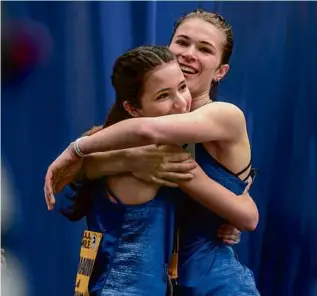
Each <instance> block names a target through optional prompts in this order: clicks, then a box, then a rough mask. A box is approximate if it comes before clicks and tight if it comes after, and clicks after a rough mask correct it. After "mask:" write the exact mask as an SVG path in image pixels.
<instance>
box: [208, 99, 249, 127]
mask: <svg viewBox="0 0 317 296" xmlns="http://www.w3.org/2000/svg"><path fill="white" fill-rule="evenodd" d="M207 110H208V111H207ZM206 111H207V112H208V114H209V115H210V116H212V117H215V118H217V119H219V120H221V121H222V122H226V123H228V124H230V123H234V124H237V123H244V122H245V116H244V113H243V111H242V110H241V109H240V108H239V107H238V106H236V105H234V104H231V103H226V102H213V103H212V104H208V105H206Z"/></svg>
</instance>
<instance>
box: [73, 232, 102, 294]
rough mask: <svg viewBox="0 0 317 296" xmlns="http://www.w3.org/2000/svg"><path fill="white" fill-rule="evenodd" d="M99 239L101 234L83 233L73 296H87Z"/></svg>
mask: <svg viewBox="0 0 317 296" xmlns="http://www.w3.org/2000/svg"><path fill="white" fill-rule="evenodd" d="M101 239H102V233H99V232H93V231H88V230H85V232H84V235H83V239H82V242H81V249H80V259H79V265H78V270H77V276H76V286H75V296H89V292H88V285H89V279H90V277H91V274H92V271H93V268H94V264H95V260H96V257H97V253H98V249H99V246H100V242H101Z"/></svg>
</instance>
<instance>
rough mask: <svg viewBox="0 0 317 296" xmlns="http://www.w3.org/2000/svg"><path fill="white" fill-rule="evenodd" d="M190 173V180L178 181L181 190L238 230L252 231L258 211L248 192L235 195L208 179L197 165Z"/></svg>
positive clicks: (257, 219) (256, 220) (257, 218)
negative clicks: (192, 175) (191, 177)
mask: <svg viewBox="0 0 317 296" xmlns="http://www.w3.org/2000/svg"><path fill="white" fill-rule="evenodd" d="M192 173H193V174H194V178H193V179H192V180H190V181H187V182H181V183H179V186H180V188H181V189H182V190H184V191H185V192H186V193H187V194H188V195H190V196H191V197H192V198H193V199H195V200H196V201H197V202H199V203H200V204H202V205H203V206H205V207H206V208H208V209H210V210H211V211H213V212H214V213H216V214H217V215H219V216H220V217H222V218H224V219H226V220H227V221H228V222H229V223H230V224H232V225H234V226H235V227H237V228H238V229H239V230H241V231H253V230H254V229H255V228H256V226H257V223H258V221H259V213H258V210H257V207H256V205H255V203H254V201H253V200H252V198H251V197H250V196H249V194H248V193H245V194H243V195H240V196H237V195H236V194H234V193H233V192H231V191H229V190H228V189H226V188H225V187H223V186H222V185H220V184H219V183H217V182H215V181H213V180H212V179H210V178H209V177H208V176H207V175H206V174H205V172H204V171H203V170H202V169H201V168H200V167H199V166H197V167H196V168H195V169H194V170H192Z"/></svg>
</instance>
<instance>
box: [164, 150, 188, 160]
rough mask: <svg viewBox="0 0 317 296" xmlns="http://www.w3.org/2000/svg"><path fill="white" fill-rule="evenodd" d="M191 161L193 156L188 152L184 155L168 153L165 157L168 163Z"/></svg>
mask: <svg viewBox="0 0 317 296" xmlns="http://www.w3.org/2000/svg"><path fill="white" fill-rule="evenodd" d="M188 159H191V155H190V154H189V153H187V152H183V153H168V154H167V155H166V156H165V157H164V160H165V161H166V162H182V161H185V160H188Z"/></svg>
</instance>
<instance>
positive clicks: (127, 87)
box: [62, 46, 176, 221]
mask: <svg viewBox="0 0 317 296" xmlns="http://www.w3.org/2000/svg"><path fill="white" fill-rule="evenodd" d="M172 61H176V57H175V56H174V55H173V54H172V52H171V51H170V50H169V49H168V48H167V47H163V46H141V47H137V48H135V49H132V50H130V51H128V52H127V53H125V54H123V55H122V56H120V57H119V58H118V59H117V60H116V62H115V64H114V67H113V72H112V76H111V81H112V85H113V87H114V89H115V93H116V101H115V104H114V105H113V106H112V108H111V110H110V112H109V115H108V116H107V119H106V121H105V123H104V124H103V125H100V126H94V127H93V128H91V129H90V130H88V131H87V132H85V134H84V135H85V136H91V135H93V134H95V133H97V132H98V131H100V130H102V129H103V128H106V127H108V126H110V125H112V124H115V123H118V122H119V121H122V120H125V119H129V118H131V117H132V116H131V114H130V113H129V112H128V111H127V110H126V109H125V108H124V105H123V104H124V102H128V103H129V104H130V105H131V106H133V107H135V108H140V107H141V102H140V98H141V96H142V93H143V82H144V79H145V76H146V75H147V74H148V73H149V72H150V71H153V70H154V69H155V68H156V67H158V66H160V65H162V64H165V63H169V62H172ZM97 182H98V180H94V181H93V180H84V181H81V182H79V184H78V185H76V183H75V182H74V183H72V184H70V186H71V187H72V189H73V190H74V191H76V196H75V197H74V196H72V197H68V198H69V199H71V200H72V202H73V207H72V208H71V209H67V210H63V211H62V214H63V215H64V216H66V217H67V218H68V219H69V220H71V221H77V220H80V219H81V218H82V217H84V216H85V215H86V214H87V212H88V211H89V209H90V208H91V205H92V202H93V196H94V191H95V188H96V184H97Z"/></svg>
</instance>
